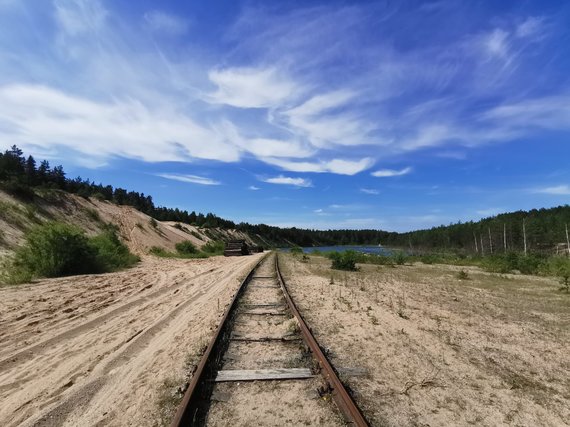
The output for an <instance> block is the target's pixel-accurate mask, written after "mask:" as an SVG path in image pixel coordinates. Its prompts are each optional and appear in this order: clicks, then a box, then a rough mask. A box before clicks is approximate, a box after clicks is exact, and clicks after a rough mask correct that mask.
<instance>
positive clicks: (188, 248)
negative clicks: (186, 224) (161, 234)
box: [175, 240, 198, 255]
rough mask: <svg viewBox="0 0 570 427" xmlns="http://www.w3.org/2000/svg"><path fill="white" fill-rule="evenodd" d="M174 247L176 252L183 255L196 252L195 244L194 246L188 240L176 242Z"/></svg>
mask: <svg viewBox="0 0 570 427" xmlns="http://www.w3.org/2000/svg"><path fill="white" fill-rule="evenodd" d="M175 247H176V250H177V251H178V253H179V254H183V255H189V254H195V253H197V252H198V250H197V249H196V246H194V244H193V243H192V242H191V241H190V240H185V241H183V242H180V243H177V244H176V246H175Z"/></svg>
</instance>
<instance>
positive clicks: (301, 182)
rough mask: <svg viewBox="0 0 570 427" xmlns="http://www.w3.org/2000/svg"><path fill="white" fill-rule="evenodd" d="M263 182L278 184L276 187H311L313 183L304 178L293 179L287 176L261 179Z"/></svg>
mask: <svg viewBox="0 0 570 427" xmlns="http://www.w3.org/2000/svg"><path fill="white" fill-rule="evenodd" d="M261 180H262V181H263V182H267V183H268V184H278V185H291V186H293V187H312V185H313V183H312V182H311V180H310V179H305V178H298V177H297V178H293V177H289V176H283V175H279V176H276V177H271V178H262V179H261Z"/></svg>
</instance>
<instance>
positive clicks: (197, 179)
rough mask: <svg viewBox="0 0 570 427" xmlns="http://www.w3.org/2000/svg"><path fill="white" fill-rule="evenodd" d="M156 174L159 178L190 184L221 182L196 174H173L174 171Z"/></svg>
mask: <svg viewBox="0 0 570 427" xmlns="http://www.w3.org/2000/svg"><path fill="white" fill-rule="evenodd" d="M156 176H160V177H161V178H166V179H171V180H174V181H180V182H187V183H190V184H200V185H221V182H219V181H216V180H214V179H211V178H206V177H203V176H198V175H187V174H174V173H157V174H156Z"/></svg>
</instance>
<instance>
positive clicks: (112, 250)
mask: <svg viewBox="0 0 570 427" xmlns="http://www.w3.org/2000/svg"><path fill="white" fill-rule="evenodd" d="M89 244H90V245H91V246H92V247H93V248H95V250H96V251H97V269H98V270H99V271H101V272H104V271H116V270H119V269H121V268H126V267H130V266H132V265H134V264H136V263H137V262H139V261H140V258H139V257H138V256H136V255H133V254H132V253H131V252H130V251H129V248H127V247H126V246H125V245H124V244H123V243H122V242H121V241H120V240H119V238H118V237H117V235H116V234H115V233H113V232H109V231H107V232H105V233H103V234H100V235H99V236H95V237H93V238H91V239H90V240H89Z"/></svg>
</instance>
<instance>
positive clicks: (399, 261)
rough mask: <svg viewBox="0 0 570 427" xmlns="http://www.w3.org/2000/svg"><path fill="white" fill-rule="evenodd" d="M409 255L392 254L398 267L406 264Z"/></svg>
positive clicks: (401, 252) (396, 252)
mask: <svg viewBox="0 0 570 427" xmlns="http://www.w3.org/2000/svg"><path fill="white" fill-rule="evenodd" d="M407 258H408V257H407V255H406V254H405V253H404V251H395V252H394V253H393V254H392V259H393V260H394V262H395V263H396V264H398V265H404V264H405V263H406V260H407Z"/></svg>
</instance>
